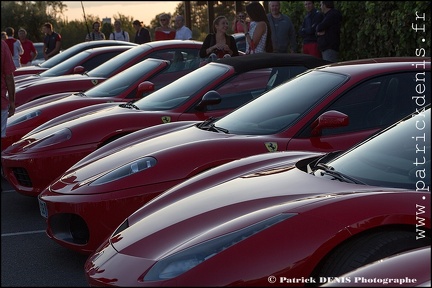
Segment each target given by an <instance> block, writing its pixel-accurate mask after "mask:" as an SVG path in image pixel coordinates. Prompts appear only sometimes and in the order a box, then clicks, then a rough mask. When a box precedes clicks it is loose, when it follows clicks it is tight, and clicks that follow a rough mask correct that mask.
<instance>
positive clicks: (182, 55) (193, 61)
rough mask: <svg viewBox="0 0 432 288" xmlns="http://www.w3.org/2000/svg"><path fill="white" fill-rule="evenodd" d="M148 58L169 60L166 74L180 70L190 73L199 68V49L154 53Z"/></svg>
mask: <svg viewBox="0 0 432 288" xmlns="http://www.w3.org/2000/svg"><path fill="white" fill-rule="evenodd" d="M149 58H157V59H164V60H169V61H170V62H171V66H170V68H169V70H168V72H177V71H182V70H189V71H192V70H194V69H196V68H198V66H199V61H200V58H199V49H187V48H186V49H169V50H167V49H166V50H160V51H155V52H153V53H151V54H150V55H149Z"/></svg>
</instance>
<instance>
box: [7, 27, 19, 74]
mask: <svg viewBox="0 0 432 288" xmlns="http://www.w3.org/2000/svg"><path fill="white" fill-rule="evenodd" d="M5 31H6V35H7V39H6V40H5V41H6V43H7V44H8V46H9V49H10V50H11V54H12V60H13V62H14V64H15V68H18V67H21V63H20V59H21V55H22V54H24V48H23V47H22V45H21V41H19V40H18V39H15V38H14V33H15V30H14V29H13V28H12V27H6V29H5Z"/></svg>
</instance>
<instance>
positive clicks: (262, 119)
mask: <svg viewBox="0 0 432 288" xmlns="http://www.w3.org/2000/svg"><path fill="white" fill-rule="evenodd" d="M306 74H307V76H306V77H302V76H301V75H300V76H299V77H295V78H293V79H291V80H290V81H288V82H286V83H284V84H281V85H280V86H278V87H276V88H274V89H272V90H270V91H269V92H267V93H265V94H263V95H262V96H261V97H259V98H257V99H255V100H254V101H251V102H250V103H248V104H246V105H245V106H243V107H240V108H239V109H237V110H235V111H233V112H232V113H230V114H228V115H226V116H225V117H223V118H221V119H219V120H218V121H216V122H215V123H214V124H215V126H217V127H220V128H223V129H226V130H228V131H229V133H232V134H238V135H270V134H275V133H278V132H279V131H281V130H283V129H286V128H288V127H290V126H291V125H293V124H294V123H295V122H296V121H297V120H298V119H300V118H301V117H302V116H303V115H305V114H306V113H308V111H310V110H311V109H312V108H313V107H314V106H315V105H317V103H319V102H320V101H321V100H322V99H324V98H325V97H326V96H327V95H328V94H329V93H330V92H331V91H333V90H334V89H336V88H337V87H339V86H340V85H342V83H344V82H345V81H346V80H347V76H346V75H341V74H336V73H327V72H322V71H312V70H311V71H309V73H306ZM317 83H319V85H317Z"/></svg>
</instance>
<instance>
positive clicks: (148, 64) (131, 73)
mask: <svg viewBox="0 0 432 288" xmlns="http://www.w3.org/2000/svg"><path fill="white" fill-rule="evenodd" d="M160 64H161V61H157V60H154V59H146V60H144V61H143V62H140V63H137V64H135V65H134V66H132V67H130V68H128V69H126V70H124V71H122V72H121V73H119V74H117V75H114V76H113V77H111V78H109V79H108V80H106V81H104V82H102V83H101V84H99V85H96V86H95V87H93V88H91V89H89V90H87V91H86V92H85V95H86V96H87V97H100V98H103V97H114V96H116V95H119V94H121V93H123V92H124V91H125V90H126V89H128V88H129V87H130V86H131V85H133V84H134V83H136V82H137V81H138V80H139V79H141V78H142V77H143V75H145V74H147V73H150V72H151V71H152V70H154V69H156V67H158V66H159V65H160Z"/></svg>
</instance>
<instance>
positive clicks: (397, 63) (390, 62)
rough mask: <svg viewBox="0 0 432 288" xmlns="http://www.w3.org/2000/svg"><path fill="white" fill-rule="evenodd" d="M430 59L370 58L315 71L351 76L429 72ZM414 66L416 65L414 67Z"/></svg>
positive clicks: (332, 65) (340, 63) (328, 66)
mask: <svg viewBox="0 0 432 288" xmlns="http://www.w3.org/2000/svg"><path fill="white" fill-rule="evenodd" d="M430 59H431V58H430V57H382V58H370V59H360V60H351V61H346V62H337V63H332V64H330V65H327V66H325V67H319V68H317V69H320V70H325V71H330V72H336V73H344V74H347V75H348V74H352V73H353V71H355V72H356V74H362V73H370V74H374V73H377V72H379V71H381V72H382V73H387V72H394V71H395V69H396V70H400V71H412V70H418V71H419V72H422V71H430ZM414 64H416V65H414Z"/></svg>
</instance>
